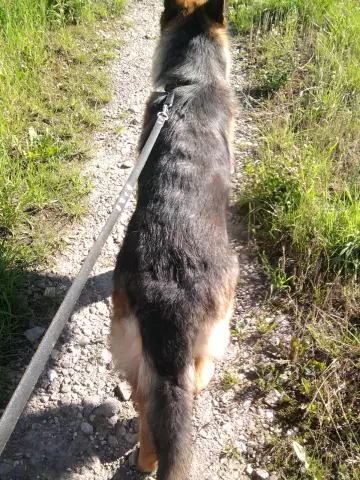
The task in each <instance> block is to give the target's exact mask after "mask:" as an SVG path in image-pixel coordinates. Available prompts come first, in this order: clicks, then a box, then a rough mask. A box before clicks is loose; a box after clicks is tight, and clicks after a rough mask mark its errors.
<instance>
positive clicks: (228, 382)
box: [222, 370, 240, 388]
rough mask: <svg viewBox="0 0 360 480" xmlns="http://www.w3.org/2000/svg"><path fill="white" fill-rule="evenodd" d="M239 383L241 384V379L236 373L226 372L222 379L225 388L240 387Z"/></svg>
mask: <svg viewBox="0 0 360 480" xmlns="http://www.w3.org/2000/svg"><path fill="white" fill-rule="evenodd" d="M239 383H240V379H239V377H238V376H237V375H236V374H235V373H233V372H230V371H228V370H226V371H225V372H224V376H223V379H222V384H223V386H224V388H231V387H233V386H235V385H239Z"/></svg>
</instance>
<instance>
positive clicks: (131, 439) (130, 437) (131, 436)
mask: <svg viewBox="0 0 360 480" xmlns="http://www.w3.org/2000/svg"><path fill="white" fill-rule="evenodd" d="M125 440H126V441H127V442H128V443H130V444H131V445H135V443H137V441H138V434H137V433H130V432H128V433H127V434H126V435H125Z"/></svg>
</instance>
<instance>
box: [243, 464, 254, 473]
mask: <svg viewBox="0 0 360 480" xmlns="http://www.w3.org/2000/svg"><path fill="white" fill-rule="evenodd" d="M253 471H254V469H253V467H252V465H251V464H250V463H249V464H248V465H246V469H245V472H246V473H247V474H248V475H252V473H253Z"/></svg>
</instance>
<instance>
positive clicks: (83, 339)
mask: <svg viewBox="0 0 360 480" xmlns="http://www.w3.org/2000/svg"><path fill="white" fill-rule="evenodd" d="M78 343H79V345H80V347H86V345H89V343H90V338H89V337H86V336H85V335H84V336H83V337H80V338H79V342H78Z"/></svg>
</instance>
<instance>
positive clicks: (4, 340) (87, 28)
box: [0, 0, 124, 383]
mask: <svg viewBox="0 0 360 480" xmlns="http://www.w3.org/2000/svg"><path fill="white" fill-rule="evenodd" d="M123 6H124V1H123V0H101V1H99V2H92V1H90V0H81V1H78V0H59V1H56V2H55V1H48V0H39V1H36V2H34V1H32V0H8V1H6V2H5V3H4V2H1V1H0V177H1V185H0V242H1V243H0V360H1V362H3V360H4V358H5V357H6V358H7V357H8V356H9V355H10V354H11V352H13V351H14V346H15V344H16V335H15V334H16V333H17V332H18V328H19V326H20V325H21V323H22V322H23V320H24V319H25V318H26V316H27V315H28V314H29V306H28V305H27V302H26V301H27V292H26V289H25V285H24V271H25V270H26V269H30V268H32V267H36V266H39V264H40V263H41V262H42V261H43V260H44V259H45V258H46V256H47V255H48V253H49V251H50V250H53V249H54V248H55V247H56V246H57V245H58V237H57V235H56V231H57V230H61V226H62V225H63V224H64V223H65V220H66V218H71V217H76V216H78V215H80V214H81V213H83V212H84V210H85V208H86V201H85V198H86V195H87V194H88V192H89V191H90V189H91V183H90V181H89V179H88V178H87V177H86V176H83V175H82V174H81V166H82V162H83V160H84V158H85V157H86V146H85V145H86V144H87V143H88V142H87V141H86V138H87V137H86V136H87V133H88V132H89V131H90V130H91V129H92V128H93V127H95V126H96V125H98V123H99V120H100V118H101V117H100V114H99V107H100V106H101V105H103V104H104V103H106V102H108V101H109V99H110V92H109V88H108V85H107V80H106V78H105V76H104V74H103V73H100V72H99V68H98V66H99V65H104V64H105V63H106V62H107V61H108V59H109V58H112V56H113V53H112V51H113V49H114V45H113V43H112V42H111V40H109V39H108V38H106V37H107V36H104V35H103V34H102V33H101V32H100V31H99V29H98V28H97V25H96V23H95V22H96V19H98V18H105V17H109V16H112V15H116V14H118V13H120V11H121V10H122V8H123ZM54 224H55V225H56V227H59V228H53V227H54ZM0 383H1V380H0Z"/></svg>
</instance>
